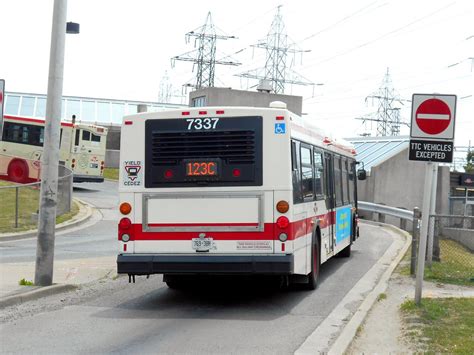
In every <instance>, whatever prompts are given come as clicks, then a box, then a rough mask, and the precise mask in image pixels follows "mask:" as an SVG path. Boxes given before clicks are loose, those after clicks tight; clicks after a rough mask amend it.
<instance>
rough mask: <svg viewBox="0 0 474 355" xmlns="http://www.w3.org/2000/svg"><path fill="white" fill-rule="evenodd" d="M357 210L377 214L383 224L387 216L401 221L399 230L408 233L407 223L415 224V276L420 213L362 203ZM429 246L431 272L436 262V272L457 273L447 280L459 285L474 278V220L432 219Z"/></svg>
mask: <svg viewBox="0 0 474 355" xmlns="http://www.w3.org/2000/svg"><path fill="white" fill-rule="evenodd" d="M358 208H359V209H360V210H361V211H367V212H372V213H377V214H378V221H380V222H384V221H385V218H384V216H385V215H389V216H392V217H396V218H400V227H401V228H402V229H405V230H406V229H407V228H406V223H405V222H406V221H411V222H412V224H413V225H412V246H411V260H410V274H411V275H415V270H416V263H417V251H418V241H419V235H420V225H421V223H420V222H421V211H420V210H419V209H418V208H414V210H413V211H408V210H405V209H401V208H395V207H390V206H385V205H380V204H376V203H371V202H364V201H359V203H358ZM382 217H383V218H382ZM427 244H428V246H427V249H428V252H427V264H426V265H427V267H428V268H430V269H431V268H432V266H433V265H434V264H433V261H434V262H435V263H437V265H435V266H436V268H437V269H439V268H440V266H439V265H441V264H445V265H448V266H447V268H448V270H449V268H452V269H453V270H455V271H453V272H452V275H451V274H449V273H448V274H447V276H445V280H458V281H459V279H461V278H464V279H463V280H464V281H463V282H468V281H467V280H469V278H471V280H472V278H474V216H460V215H436V214H435V215H430V216H429V231H428V243H427ZM443 267H444V266H443ZM458 281H457V282H458Z"/></svg>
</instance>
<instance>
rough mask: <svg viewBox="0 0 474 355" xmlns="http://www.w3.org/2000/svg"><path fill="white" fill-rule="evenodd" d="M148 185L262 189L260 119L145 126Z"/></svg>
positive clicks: (163, 121) (182, 121)
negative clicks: (260, 187) (258, 187)
mask: <svg viewBox="0 0 474 355" xmlns="http://www.w3.org/2000/svg"><path fill="white" fill-rule="evenodd" d="M145 147H146V152H145V162H146V163H145V166H146V170H145V186H146V187H185V186H189V187H192V186H261V185H262V117H259V116H255V117H226V118H211V117H203V118H190V119H182V118H179V119H158V120H148V121H147V122H146V123H145Z"/></svg>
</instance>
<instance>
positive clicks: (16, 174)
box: [8, 159, 29, 184]
mask: <svg viewBox="0 0 474 355" xmlns="http://www.w3.org/2000/svg"><path fill="white" fill-rule="evenodd" d="M28 175H29V169H28V164H26V162H25V161H24V160H21V159H13V160H12V161H11V162H10V164H9V165H8V180H10V181H13V182H17V183H21V184H22V183H26V182H27V180H28Z"/></svg>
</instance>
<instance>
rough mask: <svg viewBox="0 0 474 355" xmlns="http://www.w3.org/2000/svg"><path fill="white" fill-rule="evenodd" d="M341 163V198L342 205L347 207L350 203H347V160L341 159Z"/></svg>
mask: <svg viewBox="0 0 474 355" xmlns="http://www.w3.org/2000/svg"><path fill="white" fill-rule="evenodd" d="M341 163H342V170H341V171H342V197H343V199H344V201H343V203H344V205H347V204H348V203H349V202H350V201H349V191H348V187H349V186H348V181H347V180H348V176H347V175H348V174H347V173H348V171H347V160H346V159H345V158H344V159H341Z"/></svg>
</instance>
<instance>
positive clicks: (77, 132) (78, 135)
mask: <svg viewBox="0 0 474 355" xmlns="http://www.w3.org/2000/svg"><path fill="white" fill-rule="evenodd" d="M80 137H81V130H80V129H78V130H76V139H75V140H74V145H76V146H78V145H79V138H80Z"/></svg>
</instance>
